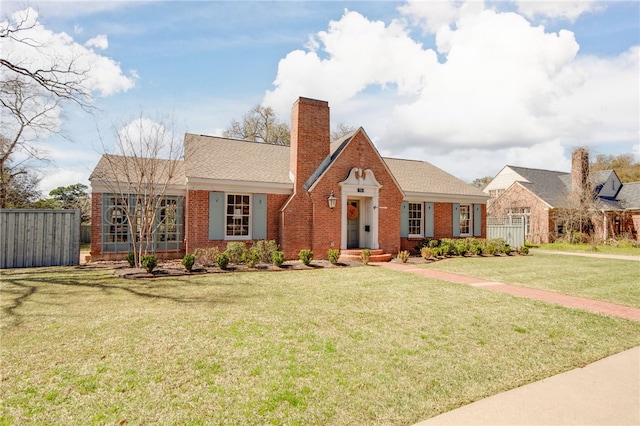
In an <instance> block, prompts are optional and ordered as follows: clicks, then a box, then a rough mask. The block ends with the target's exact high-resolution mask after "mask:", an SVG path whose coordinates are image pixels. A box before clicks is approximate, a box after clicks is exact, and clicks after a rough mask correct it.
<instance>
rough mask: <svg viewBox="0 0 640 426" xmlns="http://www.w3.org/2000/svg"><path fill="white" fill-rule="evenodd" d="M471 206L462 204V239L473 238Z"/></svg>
mask: <svg viewBox="0 0 640 426" xmlns="http://www.w3.org/2000/svg"><path fill="white" fill-rule="evenodd" d="M471 212H472V210H471V205H470V204H460V236H461V237H469V236H471V231H472V227H471V226H472V224H473V221H472V220H471Z"/></svg>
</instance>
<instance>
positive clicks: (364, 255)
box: [360, 249, 371, 265]
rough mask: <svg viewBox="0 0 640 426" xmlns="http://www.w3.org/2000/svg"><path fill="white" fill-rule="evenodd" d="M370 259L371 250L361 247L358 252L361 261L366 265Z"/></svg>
mask: <svg viewBox="0 0 640 426" xmlns="http://www.w3.org/2000/svg"><path fill="white" fill-rule="evenodd" d="M370 259H371V250H369V249H363V250H362V251H361V252H360V260H361V261H362V263H364V264H365V265H368V264H369V260H370Z"/></svg>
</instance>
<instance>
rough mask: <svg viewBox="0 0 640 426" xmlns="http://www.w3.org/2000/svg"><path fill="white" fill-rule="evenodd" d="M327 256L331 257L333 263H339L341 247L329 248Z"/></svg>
mask: <svg viewBox="0 0 640 426" xmlns="http://www.w3.org/2000/svg"><path fill="white" fill-rule="evenodd" d="M327 257H328V258H329V262H331V264H332V265H336V264H338V259H340V250H339V249H329V250H327Z"/></svg>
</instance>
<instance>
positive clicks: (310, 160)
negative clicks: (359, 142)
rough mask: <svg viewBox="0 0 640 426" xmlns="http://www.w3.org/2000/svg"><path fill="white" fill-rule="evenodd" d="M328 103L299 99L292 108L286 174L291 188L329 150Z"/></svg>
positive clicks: (308, 175)
mask: <svg viewBox="0 0 640 426" xmlns="http://www.w3.org/2000/svg"><path fill="white" fill-rule="evenodd" d="M330 133H331V130H330V123H329V103H328V102H326V101H318V100H315V99H308V98H298V100H297V101H296V102H295V103H294V104H293V107H291V154H290V155H291V157H290V163H289V164H290V165H289V173H290V174H292V175H293V176H292V177H293V179H294V186H295V188H294V191H296V192H297V191H298V190H299V189H300V188H302V185H303V184H304V183H305V182H306V181H307V179H309V177H310V176H311V175H312V174H313V173H314V172H315V171H316V169H317V168H318V167H319V166H320V164H322V162H323V161H324V160H325V158H327V156H328V155H329V152H330V148H329V144H330V143H331V134H330Z"/></svg>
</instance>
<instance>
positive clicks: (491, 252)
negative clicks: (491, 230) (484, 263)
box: [484, 243, 498, 256]
mask: <svg viewBox="0 0 640 426" xmlns="http://www.w3.org/2000/svg"><path fill="white" fill-rule="evenodd" d="M484 252H485V253H487V254H489V255H491V256H493V255H495V254H496V253H498V247H497V246H496V245H495V244H494V243H487V246H486V247H485V249H484Z"/></svg>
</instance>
